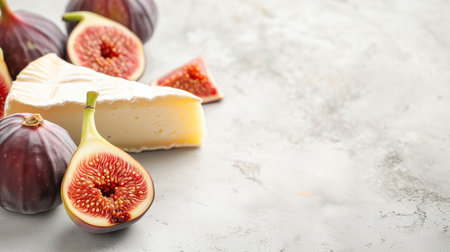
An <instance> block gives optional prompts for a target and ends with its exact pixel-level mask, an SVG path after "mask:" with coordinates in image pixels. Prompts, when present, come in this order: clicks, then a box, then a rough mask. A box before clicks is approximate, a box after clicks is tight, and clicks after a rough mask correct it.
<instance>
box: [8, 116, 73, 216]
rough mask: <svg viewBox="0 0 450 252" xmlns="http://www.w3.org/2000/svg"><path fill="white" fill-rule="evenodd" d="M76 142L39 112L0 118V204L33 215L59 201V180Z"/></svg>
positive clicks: (56, 204)
mask: <svg viewBox="0 0 450 252" xmlns="http://www.w3.org/2000/svg"><path fill="white" fill-rule="evenodd" d="M76 147H77V146H76V145H75V144H74V142H73V141H72V139H71V138H70V136H69V133H67V131H66V130H65V129H63V128H61V127H60V126H58V125H56V124H54V123H52V122H49V121H47V120H44V119H43V118H42V117H41V115H39V114H28V113H23V114H12V115H9V116H6V117H4V118H3V119H1V120H0V206H1V207H3V208H5V209H7V210H10V211H14V212H19V213H23V214H36V213H40V212H44V211H48V210H51V209H53V208H54V207H56V206H58V205H59V204H61V196H60V191H61V181H62V179H63V176H64V173H65V171H66V167H67V165H68V164H69V160H70V158H71V157H72V155H73V153H74V151H75V149H76Z"/></svg>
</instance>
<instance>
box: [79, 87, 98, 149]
mask: <svg viewBox="0 0 450 252" xmlns="http://www.w3.org/2000/svg"><path fill="white" fill-rule="evenodd" d="M97 97H98V93H97V92H94V91H89V92H87V99H86V107H85V108H84V118H83V129H82V131H81V142H80V144H82V143H83V142H85V141H86V140H87V139H89V138H90V137H97V136H98V135H99V134H98V131H97V128H96V127H95V120H94V113H95V104H96V101H97Z"/></svg>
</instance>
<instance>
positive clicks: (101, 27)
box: [63, 11, 146, 81]
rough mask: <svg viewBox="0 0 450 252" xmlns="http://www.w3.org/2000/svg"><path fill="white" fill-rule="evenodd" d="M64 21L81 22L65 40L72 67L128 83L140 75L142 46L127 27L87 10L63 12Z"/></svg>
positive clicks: (143, 59)
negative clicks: (118, 78) (91, 70)
mask: <svg viewBox="0 0 450 252" xmlns="http://www.w3.org/2000/svg"><path fill="white" fill-rule="evenodd" d="M63 20H64V21H67V22H75V21H80V22H79V23H78V24H77V26H76V27H75V29H74V30H73V32H72V33H71V34H70V35H69V38H68V41H67V59H68V61H70V62H71V63H72V64H74V65H78V66H84V67H88V68H91V69H93V70H95V71H97V72H101V73H104V74H108V75H111V76H115V77H121V78H124V79H127V80H131V81H134V80H137V79H139V78H140V77H141V76H142V74H143V73H144V71H145V64H146V60H145V52H144V47H143V45H142V41H141V40H140V39H139V38H138V37H137V36H136V35H135V34H134V33H133V32H131V31H130V30H129V29H128V28H127V27H125V26H123V25H121V24H119V23H117V22H115V21H113V20H111V19H107V18H105V17H103V16H100V15H98V14H96V13H93V12H89V11H77V12H69V13H66V14H64V16H63Z"/></svg>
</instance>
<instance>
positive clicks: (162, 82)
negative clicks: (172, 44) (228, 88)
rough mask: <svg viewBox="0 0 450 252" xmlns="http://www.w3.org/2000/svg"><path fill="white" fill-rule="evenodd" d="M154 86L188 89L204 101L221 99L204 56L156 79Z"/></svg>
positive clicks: (221, 96) (220, 93)
mask: <svg viewBox="0 0 450 252" xmlns="http://www.w3.org/2000/svg"><path fill="white" fill-rule="evenodd" d="M151 85H152V86H166V87H173V88H178V89H182V90H185V91H188V92H190V93H192V94H194V95H196V96H198V97H200V98H201V99H202V103H203V104H205V103H210V102H215V101H219V100H221V99H222V98H223V93H222V92H221V91H220V90H219V88H218V87H217V85H216V84H215V81H214V79H213V77H212V75H211V73H210V71H209V69H208V67H207V66H206V63H205V60H204V59H203V57H197V58H195V59H193V60H191V61H189V62H188V63H186V64H184V65H182V66H180V67H178V68H177V69H175V70H173V71H171V72H170V73H168V74H166V75H164V76H162V77H160V78H158V79H156V80H155V81H153V82H152V83H151Z"/></svg>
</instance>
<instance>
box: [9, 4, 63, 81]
mask: <svg viewBox="0 0 450 252" xmlns="http://www.w3.org/2000/svg"><path fill="white" fill-rule="evenodd" d="M0 10H1V16H0V34H1V36H0V47H1V48H2V49H3V51H4V56H5V62H6V65H7V66H8V70H9V73H10V75H11V77H12V78H13V79H15V78H16V76H17V74H19V72H20V71H21V70H22V69H23V68H25V66H27V65H28V63H30V62H31V61H33V60H35V59H37V58H39V57H41V56H43V55H45V54H47V53H56V54H57V55H58V56H59V57H62V58H63V57H65V45H66V41H67V38H66V36H65V35H64V34H63V33H62V32H61V30H60V29H59V28H58V27H57V26H56V25H55V24H54V23H52V22H51V21H50V20H48V19H46V18H44V17H42V16H39V15H36V14H33V13H30V12H27V11H20V10H19V11H16V12H13V11H12V10H11V9H10V8H9V7H8V5H7V3H6V0H0Z"/></svg>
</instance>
